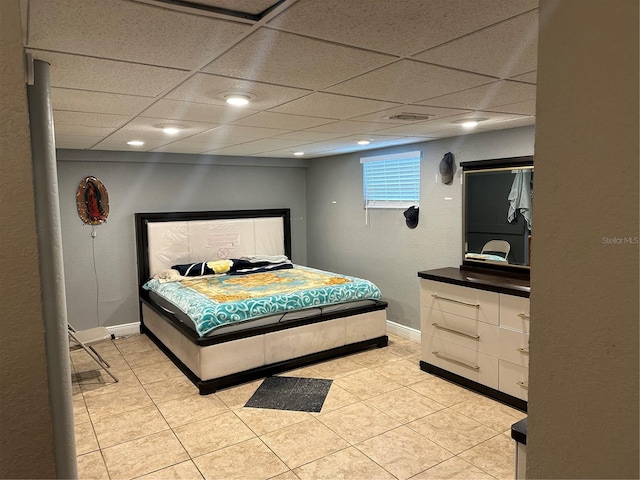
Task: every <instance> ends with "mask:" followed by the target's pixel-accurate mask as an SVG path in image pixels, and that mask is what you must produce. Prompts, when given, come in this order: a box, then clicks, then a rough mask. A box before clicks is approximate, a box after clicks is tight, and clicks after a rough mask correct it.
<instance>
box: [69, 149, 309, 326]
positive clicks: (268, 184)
mask: <svg viewBox="0 0 640 480" xmlns="http://www.w3.org/2000/svg"><path fill="white" fill-rule="evenodd" d="M72 153H74V154H73V155H72V154H71V153H69V152H64V151H63V152H59V154H58V176H59V192H60V209H61V219H62V235H63V247H64V268H65V277H66V289H67V306H68V316H69V322H70V323H71V324H72V325H74V326H75V327H76V328H87V327H93V326H96V325H99V324H100V325H107V326H108V325H122V324H127V323H132V322H138V321H139V313H138V290H137V288H138V287H137V271H136V251H135V232H134V213H136V212H166V211H193V210H234V209H259V208H290V209H291V217H292V258H293V261H295V262H297V263H302V264H304V263H306V261H307V239H306V206H305V202H306V185H305V184H306V181H305V178H306V171H305V168H298V167H291V168H287V167H258V166H227V165H205V164H192V163H191V164H189V163H182V164H178V163H161V162H160V161H149V162H147V163H136V162H130V161H128V162H119V161H118V160H120V159H122V158H123V157H124V155H123V154H119V153H118V152H100V154H99V155H93V156H95V157H98V156H99V158H100V161H93V162H92V161H82V160H79V158H81V157H82V154H80V155H78V152H72ZM156 156H157V158H158V159H162V158H165V159H166V158H170V157H169V156H163V155H162V154H158V155H156ZM65 158H73V159H74V160H72V161H65V160H64V159H65ZM86 158H92V152H88V153H86ZM174 158H175V157H174ZM185 158H186V160H187V161H188V160H189V158H192V160H191V161H193V159H195V158H196V157H194V156H184V157H183V160H184V159H185ZM265 163H268V160H267V161H266V162H265ZM88 175H94V176H96V177H97V178H99V179H100V180H101V181H102V182H103V184H104V185H105V187H106V188H107V191H108V194H109V203H110V208H109V217H108V219H107V222H106V223H105V224H103V225H99V226H96V227H95V229H96V238H95V258H96V270H97V275H98V287H99V297H98V298H97V299H96V293H97V291H96V280H95V274H94V267H93V252H92V239H91V230H92V227H91V226H87V225H84V224H83V223H82V221H81V220H80V218H79V217H78V214H77V207H76V199H75V195H76V190H77V188H78V184H79V183H80V181H81V180H82V179H83V178H84V177H86V176H88ZM96 302H97V305H96ZM98 309H99V318H98V314H97V313H96V312H97V311H98Z"/></svg>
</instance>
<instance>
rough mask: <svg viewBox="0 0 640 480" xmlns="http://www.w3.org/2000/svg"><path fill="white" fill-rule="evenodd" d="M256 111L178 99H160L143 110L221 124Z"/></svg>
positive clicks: (158, 116)
mask: <svg viewBox="0 0 640 480" xmlns="http://www.w3.org/2000/svg"><path fill="white" fill-rule="evenodd" d="M255 113H256V111H255V110H249V109H246V108H235V107H222V106H219V105H207V104H204V103H193V102H180V101H177V100H158V101H157V102H156V103H154V104H153V105H151V106H150V107H149V108H148V109H146V110H145V111H144V112H143V114H144V115H145V116H147V117H155V118H167V119H171V120H189V121H193V122H211V123H220V124H224V123H230V122H233V121H234V120H238V119H240V118H243V117H247V116H249V115H253V114H255Z"/></svg>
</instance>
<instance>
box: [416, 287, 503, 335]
mask: <svg viewBox="0 0 640 480" xmlns="http://www.w3.org/2000/svg"><path fill="white" fill-rule="evenodd" d="M420 304H421V305H422V306H424V307H428V308H435V309H436V310H441V311H443V312H448V313H453V314H454V315H460V316H462V317H466V318H472V319H474V320H479V321H481V322H486V323H491V324H493V325H498V323H499V320H498V316H499V312H500V310H499V305H500V301H499V294H498V293H495V292H488V291H486V290H479V289H477V288H469V287H461V286H459V285H451V284H449V283H443V282H436V281H432V280H424V279H422V280H420Z"/></svg>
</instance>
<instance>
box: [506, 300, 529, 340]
mask: <svg viewBox="0 0 640 480" xmlns="http://www.w3.org/2000/svg"><path fill="white" fill-rule="evenodd" d="M500 326H501V327H505V328H510V329H512V330H517V331H519V332H525V333H529V299H528V298H525V297H515V296H513V295H505V294H500Z"/></svg>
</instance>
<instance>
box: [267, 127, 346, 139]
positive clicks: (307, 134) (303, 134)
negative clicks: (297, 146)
mask: <svg viewBox="0 0 640 480" xmlns="http://www.w3.org/2000/svg"><path fill="white" fill-rule="evenodd" d="M338 123H340V122H338ZM345 135H346V134H345V133H342V132H341V133H333V132H316V131H311V130H299V131H296V132H289V133H283V134H282V135H278V137H277V138H284V139H286V140H297V141H300V142H305V143H306V142H321V141H323V140H331V139H332V138H340V137H343V136H345Z"/></svg>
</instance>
